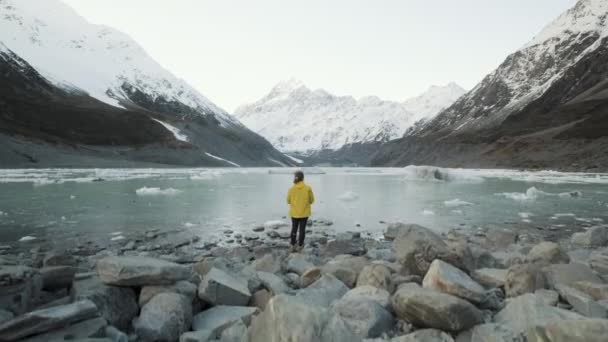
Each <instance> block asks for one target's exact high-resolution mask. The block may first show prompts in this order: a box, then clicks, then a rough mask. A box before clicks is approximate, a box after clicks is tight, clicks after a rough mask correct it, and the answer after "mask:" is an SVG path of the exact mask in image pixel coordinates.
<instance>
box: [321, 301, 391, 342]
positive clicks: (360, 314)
mask: <svg viewBox="0 0 608 342" xmlns="http://www.w3.org/2000/svg"><path fill="white" fill-rule="evenodd" d="M333 310H334V311H335V312H336V313H337V314H338V315H339V316H340V317H341V318H342V319H343V320H344V322H346V325H347V326H349V327H350V328H351V329H352V331H353V332H354V333H355V334H357V335H358V336H360V337H361V338H370V337H379V336H381V335H382V334H385V333H387V332H388V331H390V330H391V329H392V328H393V326H394V324H395V322H394V319H393V316H392V315H391V314H390V313H389V312H388V311H387V310H386V309H385V308H384V307H382V305H380V304H378V302H376V301H373V300H370V299H365V298H342V299H340V300H339V301H337V302H336V303H335V304H334V305H333Z"/></svg>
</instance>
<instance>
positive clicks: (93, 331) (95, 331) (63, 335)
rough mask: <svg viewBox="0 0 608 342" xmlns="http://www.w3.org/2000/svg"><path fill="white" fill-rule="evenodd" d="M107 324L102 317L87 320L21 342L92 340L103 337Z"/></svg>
mask: <svg viewBox="0 0 608 342" xmlns="http://www.w3.org/2000/svg"><path fill="white" fill-rule="evenodd" d="M107 326H108V322H106V320H105V319H104V318H102V317H98V318H93V319H89V320H86V321H82V322H78V323H75V324H72V325H70V326H68V327H65V328H61V329H58V330H53V331H50V332H47V333H44V334H41V335H36V336H34V337H30V338H26V339H24V340H21V342H47V341H68V340H78V341H79V340H80V339H85V338H94V337H100V336H104V335H105V328H106V327H107Z"/></svg>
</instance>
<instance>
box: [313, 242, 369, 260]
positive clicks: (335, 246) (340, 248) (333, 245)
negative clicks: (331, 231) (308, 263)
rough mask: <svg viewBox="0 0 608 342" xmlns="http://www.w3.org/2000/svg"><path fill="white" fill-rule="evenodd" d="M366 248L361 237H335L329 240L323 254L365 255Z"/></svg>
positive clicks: (333, 255) (329, 255) (330, 255)
mask: <svg viewBox="0 0 608 342" xmlns="http://www.w3.org/2000/svg"><path fill="white" fill-rule="evenodd" d="M366 252H367V249H366V248H365V242H364V241H363V240H362V239H339V238H338V239H335V240H330V241H329V242H327V244H326V245H325V248H324V249H323V254H324V255H325V256H328V257H335V256H336V255H340V254H350V255H355V256H359V255H365V253H366Z"/></svg>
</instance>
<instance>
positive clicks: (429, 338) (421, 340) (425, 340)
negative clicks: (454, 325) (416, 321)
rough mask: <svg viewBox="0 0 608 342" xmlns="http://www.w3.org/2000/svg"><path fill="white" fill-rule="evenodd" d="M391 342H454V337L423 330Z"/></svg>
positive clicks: (434, 330) (437, 331)
mask: <svg viewBox="0 0 608 342" xmlns="http://www.w3.org/2000/svg"><path fill="white" fill-rule="evenodd" d="M390 341H391V342H454V339H453V338H452V336H450V335H448V334H446V333H444V332H443V331H441V330H437V329H421V330H417V331H415V332H413V333H411V334H407V335H404V336H399V337H395V338H393V339H391V340H390Z"/></svg>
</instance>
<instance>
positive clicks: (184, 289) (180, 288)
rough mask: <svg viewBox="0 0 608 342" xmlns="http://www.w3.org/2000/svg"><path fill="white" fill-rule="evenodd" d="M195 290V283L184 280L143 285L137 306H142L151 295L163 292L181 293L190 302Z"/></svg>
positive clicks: (194, 295)
mask: <svg viewBox="0 0 608 342" xmlns="http://www.w3.org/2000/svg"><path fill="white" fill-rule="evenodd" d="M196 290H197V288H196V285H194V284H192V283H191V282H189V281H185V280H180V281H178V282H177V283H175V284H173V285H151V286H144V287H142V288H141V291H140V292H139V306H140V307H143V306H144V305H146V303H147V302H148V301H150V299H152V297H154V296H156V295H157V294H159V293H164V292H171V293H178V294H181V295H183V296H184V297H186V298H188V300H190V302H192V301H193V300H194V298H195V297H196Z"/></svg>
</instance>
